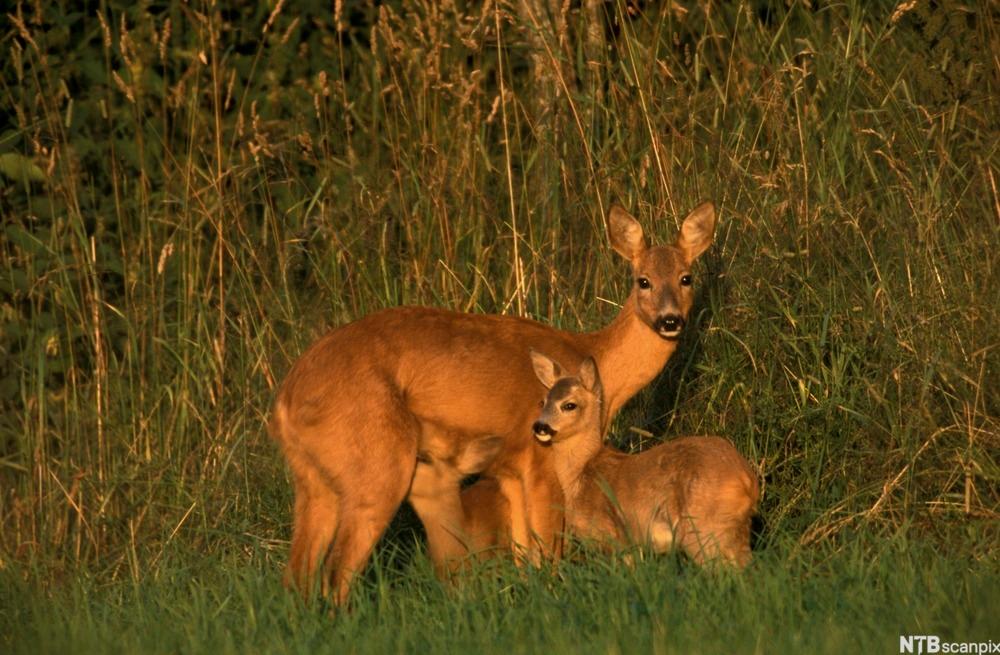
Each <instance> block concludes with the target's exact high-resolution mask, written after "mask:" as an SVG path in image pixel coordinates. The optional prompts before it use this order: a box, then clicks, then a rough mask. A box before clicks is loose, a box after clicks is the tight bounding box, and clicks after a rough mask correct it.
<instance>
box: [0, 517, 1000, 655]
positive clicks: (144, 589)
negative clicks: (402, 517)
mask: <svg viewBox="0 0 1000 655" xmlns="http://www.w3.org/2000/svg"><path fill="white" fill-rule="evenodd" d="M995 538H996V534H995V532H994V534H992V535H984V534H977V531H970V532H969V534H966V535H963V536H962V537H959V539H961V541H962V545H963V546H964V547H968V548H970V549H973V550H975V549H982V548H987V547H991V545H989V546H988V545H987V544H986V543H985V542H986V541H987V540H988V539H995ZM394 555H395V556H396V557H395V560H394V559H393V556H394ZM587 561H588V563H587V564H586V565H584V564H582V563H580V562H568V563H564V564H563V565H561V566H560V567H559V568H558V570H557V571H547V572H542V573H537V572H536V573H532V574H527V575H524V576H519V575H518V574H517V572H516V571H512V570H510V569H506V570H502V571H500V572H499V574H495V575H485V574H484V575H481V576H473V577H471V578H470V579H469V580H467V581H466V582H465V584H463V585H462V587H460V588H458V589H454V590H451V591H446V590H444V589H443V588H442V587H441V585H439V584H438V583H437V582H436V581H435V580H434V579H433V577H432V576H431V575H430V573H429V570H430V566H429V562H428V561H427V560H426V559H425V557H424V555H423V554H422V553H420V554H419V555H417V556H415V557H412V558H410V559H407V558H401V557H399V553H396V552H392V551H385V550H383V552H382V557H381V558H380V559H379V561H378V562H377V564H376V566H375V567H374V569H375V570H374V571H373V572H372V575H370V576H369V578H368V580H367V581H366V583H365V584H363V585H362V587H361V588H360V589H359V590H358V591H357V593H356V595H355V600H356V605H355V608H354V610H353V611H351V612H349V613H346V614H344V613H341V614H338V615H337V616H336V617H335V618H333V617H331V616H330V615H329V614H328V613H326V612H325V611H323V608H321V607H317V606H313V607H304V606H303V605H302V604H301V603H300V602H299V601H298V599H297V597H294V596H292V595H290V594H285V593H281V592H280V591H278V575H277V574H276V572H275V568H274V561H273V558H270V557H266V556H261V554H260V553H255V554H253V555H252V556H250V557H248V558H246V559H244V560H242V561H240V562H238V563H237V562H234V561H233V560H232V559H231V558H225V557H219V556H209V557H206V558H202V559H199V560H195V561H191V560H190V559H188V558H185V559H183V560H179V561H174V562H170V564H169V565H168V566H165V567H164V569H165V570H164V571H163V572H162V573H160V574H159V575H157V576H155V578H154V579H147V580H143V581H141V582H137V583H133V582H126V581H121V582H118V583H114V584H111V585H107V584H102V583H100V582H98V581H96V580H94V579H92V578H90V579H80V580H76V581H74V582H73V583H72V584H70V585H68V586H67V588H65V589H63V590H62V591H61V592H60V593H59V594H58V596H57V597H56V598H52V597H51V596H49V595H48V594H45V593H39V591H38V590H35V589H29V588H28V586H29V585H28V583H26V582H25V581H23V580H18V579H17V578H16V577H15V576H10V575H5V576H4V577H5V578H7V579H5V580H3V582H4V583H5V584H4V587H3V588H4V590H5V591H4V592H2V593H3V595H2V596H0V598H3V600H4V601H5V602H8V601H12V606H13V610H12V611H10V612H9V618H10V619H12V623H13V624H15V625H17V626H18V629H17V630H18V632H17V634H18V636H19V637H20V639H19V640H17V641H15V643H14V646H15V648H14V650H13V652H24V653H38V652H106V651H118V652H142V653H161V652H234V653H243V652H303V653H305V652H317V651H320V652H333V653H344V652H357V653H387V652H404V653H411V652H487V653H537V652H585V653H608V652H611V653H616V652H617V653H632V652H663V653H691V652H718V653H723V652H725V653H730V652H731V653H752V652H759V653H765V652H767V653H772V652H795V651H799V652H813V653H842V652H865V653H876V652H898V640H899V636H900V635H908V634H936V635H939V636H940V637H941V638H942V640H946V641H953V640H954V641H977V642H978V641H987V640H989V639H990V638H993V639H994V640H995V638H996V631H997V629H998V628H1000V623H998V620H997V617H996V612H995V608H996V602H997V599H998V592H997V589H998V588H1000V571H998V568H997V566H996V563H995V561H994V562H989V561H987V560H985V559H980V560H978V561H977V560H975V559H970V558H950V557H941V556H940V553H939V552H938V551H937V550H935V549H934V548H932V547H930V546H928V545H927V544H924V543H920V542H911V541H908V540H907V539H906V538H905V537H903V536H900V535H898V534H897V535H885V536H881V537H879V538H877V539H872V538H870V537H864V536H861V535H854V536H852V537H851V538H850V539H848V540H847V542H846V543H845V545H844V546H843V548H841V549H839V550H837V551H834V550H832V549H829V548H818V549H812V550H808V551H803V550H801V549H798V548H797V547H796V546H795V545H794V543H782V544H773V545H771V546H770V547H769V548H767V549H764V550H761V551H759V552H758V558H757V561H756V562H755V563H754V564H753V566H752V567H751V568H750V569H748V570H747V571H745V572H744V573H742V574H738V575H734V574H732V573H729V572H721V573H717V574H711V573H708V572H705V571H700V570H697V569H695V568H693V567H691V566H687V565H686V564H684V563H682V562H679V561H678V560H677V559H675V558H671V557H664V558H659V559H656V560H652V561H644V562H641V563H640V564H638V565H637V566H635V567H634V568H628V567H626V566H624V565H622V564H621V563H620V562H617V561H610V560H608V559H607V558H605V557H602V556H598V555H596V554H593V553H591V554H589V557H588V560H587Z"/></svg>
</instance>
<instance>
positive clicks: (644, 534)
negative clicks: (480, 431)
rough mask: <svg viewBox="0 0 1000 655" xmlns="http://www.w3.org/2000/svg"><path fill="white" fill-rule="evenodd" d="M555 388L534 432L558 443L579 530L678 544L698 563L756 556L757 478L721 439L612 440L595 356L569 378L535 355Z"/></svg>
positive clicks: (574, 527)
mask: <svg viewBox="0 0 1000 655" xmlns="http://www.w3.org/2000/svg"><path fill="white" fill-rule="evenodd" d="M531 360H532V363H533V364H534V367H535V373H536V374H537V375H538V379H539V380H540V381H541V382H542V385H543V386H545V388H546V389H548V390H549V391H548V395H547V396H546V398H545V403H544V405H543V406H542V412H541V414H540V415H539V417H538V420H537V421H536V422H535V424H534V426H532V427H533V430H534V432H535V436H536V437H537V438H538V440H539V441H541V442H543V443H550V444H551V448H552V451H553V463H554V466H555V470H556V475H557V476H558V478H559V483H560V485H561V486H562V489H563V494H564V496H565V502H566V524H567V527H568V530H569V531H570V532H572V533H574V534H576V535H577V536H580V537H584V538H588V539H594V540H597V541H602V542H605V543H607V542H608V541H613V542H618V543H639V544H649V545H650V546H652V548H653V549H654V550H655V551H656V552H664V551H666V550H668V549H670V548H672V547H674V546H676V547H679V548H681V549H682V550H683V551H684V552H685V553H686V554H687V555H688V556H690V557H691V558H692V559H693V560H694V561H695V562H698V563H699V564H701V563H704V562H706V561H711V560H716V559H718V558H719V557H722V558H723V559H724V560H726V561H727V562H729V563H731V564H735V565H736V566H739V567H743V566H745V565H746V564H747V563H748V562H749V561H750V519H751V516H752V515H753V513H754V510H755V508H756V506H757V500H758V495H759V492H758V488H757V477H756V475H754V472H753V471H752V470H751V469H750V466H749V464H747V462H746V460H745V459H743V457H742V456H741V455H740V454H739V453H738V452H737V451H736V449H735V448H734V447H733V445H732V444H731V443H729V442H728V441H726V440H725V439H722V438H720V437H682V438H679V439H674V440H672V441H669V442H667V443H663V444H660V445H658V446H655V447H653V448H650V449H649V450H646V451H643V452H641V453H637V454H635V455H627V454H625V453H622V452H619V451H617V450H614V449H613V448H610V447H608V446H604V445H603V430H602V421H601V413H602V408H601V405H602V402H603V392H602V390H601V379H600V376H599V374H598V368H597V365H596V364H595V362H594V360H593V359H590V358H588V359H586V360H584V361H583V363H582V364H581V365H580V369H579V372H578V374H577V375H576V376H566V375H565V374H564V373H563V371H562V368H561V367H560V366H559V364H557V363H556V362H555V361H553V360H552V359H550V358H549V357H547V356H545V355H543V354H541V353H538V352H532V353H531Z"/></svg>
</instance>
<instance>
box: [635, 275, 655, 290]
mask: <svg viewBox="0 0 1000 655" xmlns="http://www.w3.org/2000/svg"><path fill="white" fill-rule="evenodd" d="M635 283H636V284H638V285H639V288H640V289H648V288H650V287H651V286H653V285H652V284H650V283H649V278H646V277H641V278H639V279H638V280H636V281H635Z"/></svg>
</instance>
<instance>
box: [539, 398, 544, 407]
mask: <svg viewBox="0 0 1000 655" xmlns="http://www.w3.org/2000/svg"><path fill="white" fill-rule="evenodd" d="M538 406H539V407H545V399H544V398H542V399H541V400H539V401H538Z"/></svg>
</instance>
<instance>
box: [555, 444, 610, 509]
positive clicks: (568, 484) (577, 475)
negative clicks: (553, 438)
mask: <svg viewBox="0 0 1000 655" xmlns="http://www.w3.org/2000/svg"><path fill="white" fill-rule="evenodd" d="M601 447H602V443H601V432H600V431H599V430H597V429H596V428H595V429H594V430H592V431H589V432H586V433H583V434H579V435H575V436H573V437H571V438H569V439H565V440H563V441H559V442H557V443H555V444H553V446H552V448H553V450H554V451H555V452H554V453H553V457H552V461H553V467H554V468H555V473H556V478H558V480H559V485H560V486H561V487H562V490H563V495H564V496H565V501H566V509H567V511H569V512H571V513H572V511H573V509H574V505H575V503H576V500H577V498H579V496H580V493H581V492H582V490H583V487H584V484H585V483H586V471H587V465H588V464H590V462H591V461H592V460H593V459H594V458H595V457H596V456H597V455H598V453H600V452H601Z"/></svg>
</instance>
